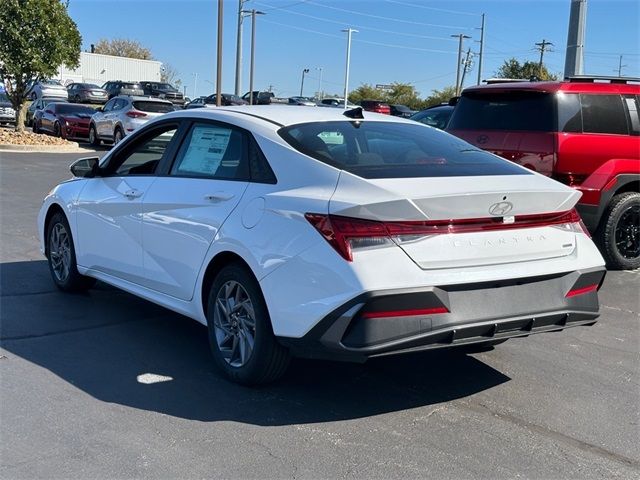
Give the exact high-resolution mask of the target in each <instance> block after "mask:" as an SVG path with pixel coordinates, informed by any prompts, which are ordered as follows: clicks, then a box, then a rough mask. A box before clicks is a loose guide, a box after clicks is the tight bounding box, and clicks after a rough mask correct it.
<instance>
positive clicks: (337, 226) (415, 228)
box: [305, 208, 589, 262]
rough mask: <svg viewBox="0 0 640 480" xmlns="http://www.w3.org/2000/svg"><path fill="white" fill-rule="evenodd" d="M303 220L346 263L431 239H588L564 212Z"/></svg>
mask: <svg viewBox="0 0 640 480" xmlns="http://www.w3.org/2000/svg"><path fill="white" fill-rule="evenodd" d="M305 218H306V219H307V220H308V221H309V223H311V225H313V226H314V227H315V229H316V230H318V232H320V234H321V235H322V236H323V237H324V239H325V240H326V241H327V242H329V244H330V245H331V246H332V247H333V248H334V249H335V250H336V251H337V252H338V253H339V254H340V255H341V256H342V257H343V258H344V259H345V260H347V261H349V262H350V261H352V260H353V254H352V251H353V250H355V249H363V248H373V247H382V246H390V245H401V244H403V243H407V242H414V241H416V240H419V239H421V238H424V237H428V236H431V235H442V234H461V233H474V232H487V231H496V230H512V229H522V228H540V227H555V228H560V229H563V230H567V231H571V232H574V233H584V234H586V235H589V232H588V231H587V228H586V227H585V225H584V223H582V219H581V218H580V215H579V214H578V212H577V211H576V209H575V208H574V209H572V210H569V211H566V212H554V213H542V214H535V215H517V216H512V217H490V218H464V219H451V220H425V221H406V222H405V221H392V222H380V221H376V220H364V219H361V218H351V217H343V216H340V215H325V214H319V213H307V214H305Z"/></svg>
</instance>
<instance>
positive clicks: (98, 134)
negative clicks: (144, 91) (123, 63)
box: [89, 96, 175, 146]
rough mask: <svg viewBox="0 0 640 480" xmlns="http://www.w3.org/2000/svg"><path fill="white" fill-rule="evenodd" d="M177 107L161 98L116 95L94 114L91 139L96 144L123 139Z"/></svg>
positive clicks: (116, 141) (117, 141)
mask: <svg viewBox="0 0 640 480" xmlns="http://www.w3.org/2000/svg"><path fill="white" fill-rule="evenodd" d="M174 110H175V108H174V106H173V104H172V103H171V102H169V101H167V100H162V99H159V98H150V97H128V96H117V97H113V98H112V99H111V100H109V101H108V102H107V103H106V104H105V106H104V107H103V108H100V109H98V111H97V112H96V113H95V114H94V115H93V116H92V117H91V122H90V123H89V142H90V143H91V144H92V145H96V146H97V145H100V142H102V141H106V142H112V143H113V144H116V143H119V142H120V140H122V139H123V138H124V137H126V136H127V135H129V134H130V133H131V132H133V131H134V130H136V129H138V128H140V127H141V126H142V125H144V124H145V123H147V122H148V121H149V120H151V119H153V118H155V117H158V116H160V115H163V114H165V113H168V112H173V111H174Z"/></svg>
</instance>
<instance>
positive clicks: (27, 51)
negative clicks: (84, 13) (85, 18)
mask: <svg viewBox="0 0 640 480" xmlns="http://www.w3.org/2000/svg"><path fill="white" fill-rule="evenodd" d="M81 43H82V37H81V36H80V32H79V31H78V27H77V25H76V24H75V22H74V21H73V20H72V19H71V18H70V17H69V14H68V12H67V5H66V4H64V3H62V2H60V0H2V8H0V79H1V80H2V83H3V84H4V85H5V88H6V90H7V94H8V97H9V99H10V100H11V104H12V105H13V108H14V109H15V110H16V130H17V131H19V132H22V131H24V119H25V113H26V106H27V105H26V102H25V99H26V93H27V86H28V84H29V83H30V82H32V81H36V80H40V79H44V78H47V77H52V76H54V75H55V74H56V72H57V71H58V68H59V67H60V66H61V65H65V66H67V67H69V68H77V67H78V65H79V61H80V45H81Z"/></svg>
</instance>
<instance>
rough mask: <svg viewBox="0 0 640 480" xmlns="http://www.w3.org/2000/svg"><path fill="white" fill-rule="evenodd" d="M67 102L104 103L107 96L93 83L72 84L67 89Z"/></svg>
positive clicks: (104, 91)
mask: <svg viewBox="0 0 640 480" xmlns="http://www.w3.org/2000/svg"><path fill="white" fill-rule="evenodd" d="M67 92H68V93H69V100H70V101H72V102H75V103H105V102H106V101H107V100H108V99H109V95H108V94H107V91H106V90H105V89H104V88H100V87H99V86H98V85H94V84H93V83H72V84H70V85H69V86H68V87H67Z"/></svg>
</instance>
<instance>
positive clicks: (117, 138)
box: [113, 129, 122, 145]
mask: <svg viewBox="0 0 640 480" xmlns="http://www.w3.org/2000/svg"><path fill="white" fill-rule="evenodd" d="M121 141H122V132H121V131H120V129H117V130H116V133H115V134H114V135H113V144H114V145H117V144H118V143H120V142H121Z"/></svg>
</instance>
